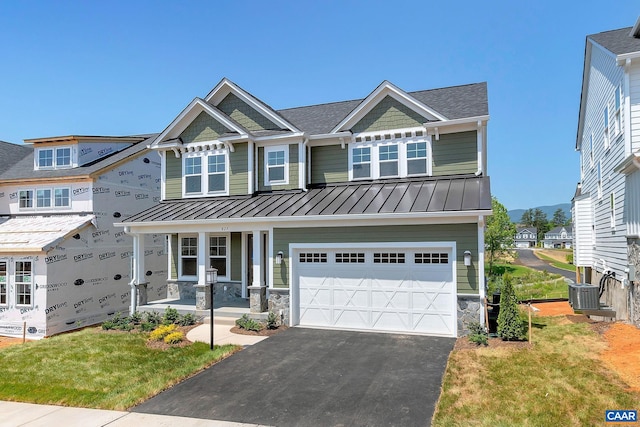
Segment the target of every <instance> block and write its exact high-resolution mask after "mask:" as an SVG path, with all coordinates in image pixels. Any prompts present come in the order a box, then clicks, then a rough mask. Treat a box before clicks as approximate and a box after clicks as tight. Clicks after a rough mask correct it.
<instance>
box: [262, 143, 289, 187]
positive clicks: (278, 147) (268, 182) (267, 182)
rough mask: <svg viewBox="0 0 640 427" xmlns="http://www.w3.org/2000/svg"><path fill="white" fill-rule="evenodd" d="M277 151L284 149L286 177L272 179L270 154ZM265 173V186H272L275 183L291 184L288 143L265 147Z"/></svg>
mask: <svg viewBox="0 0 640 427" xmlns="http://www.w3.org/2000/svg"><path fill="white" fill-rule="evenodd" d="M276 151H284V179H282V180H278V181H272V180H270V179H269V160H268V157H269V156H268V154H269V153H273V152H276ZM263 167H264V173H263V177H264V179H263V181H264V186H265V187H271V186H274V185H287V184H289V146H288V145H275V146H272V147H264V165H263Z"/></svg>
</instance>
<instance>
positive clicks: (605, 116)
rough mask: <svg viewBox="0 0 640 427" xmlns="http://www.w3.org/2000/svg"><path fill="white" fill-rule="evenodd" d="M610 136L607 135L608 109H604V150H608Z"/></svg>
mask: <svg viewBox="0 0 640 427" xmlns="http://www.w3.org/2000/svg"><path fill="white" fill-rule="evenodd" d="M609 142H610V135H609V107H608V106H607V107H604V148H605V149H608V148H609V145H610V144H609Z"/></svg>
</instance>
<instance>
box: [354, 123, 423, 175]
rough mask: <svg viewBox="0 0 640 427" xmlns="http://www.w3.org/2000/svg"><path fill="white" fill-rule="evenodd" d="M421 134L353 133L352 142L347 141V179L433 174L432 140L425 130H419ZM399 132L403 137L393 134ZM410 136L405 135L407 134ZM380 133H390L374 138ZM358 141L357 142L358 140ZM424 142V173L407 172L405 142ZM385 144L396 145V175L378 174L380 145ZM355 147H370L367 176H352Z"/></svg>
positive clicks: (395, 131) (383, 133) (390, 132)
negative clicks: (369, 173) (425, 147)
mask: <svg viewBox="0 0 640 427" xmlns="http://www.w3.org/2000/svg"><path fill="white" fill-rule="evenodd" d="M419 131H421V132H422V135H415V130H414V132H413V133H411V134H410V132H406V131H405V130H390V131H386V132H382V133H380V132H376V133H360V134H357V135H354V136H353V138H352V142H351V143H349V181H366V180H372V179H387V178H406V177H414V176H431V175H432V174H433V170H432V169H433V168H432V163H433V162H432V159H433V156H432V142H431V137H430V136H428V135H427V134H426V131H424V130H419ZM397 133H400V134H402V135H403V137H400V138H397V137H395V135H396V134H397ZM409 134H410V136H405V135H409ZM380 135H391V138H389V139H384V137H383V138H382V139H376V137H377V136H380ZM358 141H359V142H358ZM419 142H424V143H426V146H427V158H426V162H427V168H426V173H424V174H409V173H408V163H407V162H408V160H409V159H408V158H407V144H410V143H419ZM387 145H397V146H398V175H396V176H391V175H389V176H384V177H381V176H380V147H382V146H387ZM355 148H370V150H371V151H370V156H371V157H370V158H371V164H370V170H371V175H370V176H368V177H362V178H354V176H353V150H354V149H355Z"/></svg>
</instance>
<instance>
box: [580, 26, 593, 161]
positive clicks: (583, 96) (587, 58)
mask: <svg viewBox="0 0 640 427" xmlns="http://www.w3.org/2000/svg"><path fill="white" fill-rule="evenodd" d="M592 43H594V42H593V40H590V39H589V38H588V37H587V41H586V45H585V48H584V64H583V65H582V87H581V90H580V108H579V110H578V133H577V134H576V151H580V144H581V142H582V135H583V133H584V115H585V110H586V108H587V106H586V103H587V89H588V88H589V85H588V84H587V82H588V81H589V78H590V69H591V67H590V66H587V64H591V45H592Z"/></svg>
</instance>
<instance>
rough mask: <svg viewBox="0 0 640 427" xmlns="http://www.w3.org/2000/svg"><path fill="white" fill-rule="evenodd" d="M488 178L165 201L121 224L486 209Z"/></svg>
mask: <svg viewBox="0 0 640 427" xmlns="http://www.w3.org/2000/svg"><path fill="white" fill-rule="evenodd" d="M489 187H490V182H489V178H488V177H476V176H474V175H465V176H458V177H452V178H426V179H403V180H389V181H373V182H358V183H350V184H335V185H327V186H324V187H319V188H311V189H309V190H308V191H299V190H295V191H284V192H273V193H259V194H256V195H251V196H240V197H216V198H211V199H180V200H165V201H162V202H160V203H159V204H157V205H155V206H153V207H151V208H149V209H147V210H145V211H143V212H140V213H138V214H136V215H133V216H131V217H129V218H127V219H126V220H124V221H123V222H124V223H137V222H170V221H191V220H192V221H203V220H225V219H232V218H266V219H268V218H277V217H294V218H295V217H298V218H299V217H306V216H324V217H326V218H329V217H331V216H332V215H359V214H402V213H439V212H453V211H455V212H460V211H477V210H490V209H491V194H490V188H489Z"/></svg>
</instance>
